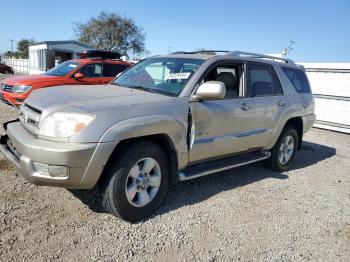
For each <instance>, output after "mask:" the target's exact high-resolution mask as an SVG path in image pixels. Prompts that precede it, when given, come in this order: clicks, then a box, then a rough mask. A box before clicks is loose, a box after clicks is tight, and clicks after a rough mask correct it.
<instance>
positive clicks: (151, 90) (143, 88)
mask: <svg viewBox="0 0 350 262" xmlns="http://www.w3.org/2000/svg"><path fill="white" fill-rule="evenodd" d="M128 87H129V88H133V89H138V90H142V91H146V92H150V93H157V91H156V90H154V89H152V88H147V87H143V86H128Z"/></svg>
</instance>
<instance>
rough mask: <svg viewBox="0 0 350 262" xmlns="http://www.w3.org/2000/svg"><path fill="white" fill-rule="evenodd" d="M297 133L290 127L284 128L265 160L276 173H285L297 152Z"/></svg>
mask: <svg viewBox="0 0 350 262" xmlns="http://www.w3.org/2000/svg"><path fill="white" fill-rule="evenodd" d="M298 141H299V140H298V132H297V131H296V129H295V128H294V127H292V126H286V127H285V128H284V129H283V131H282V133H281V135H280V137H279V138H278V140H277V142H276V144H275V145H274V147H273V148H272V149H271V150H270V152H271V156H270V158H268V159H267V160H266V164H267V166H268V167H269V168H271V169H272V170H276V171H286V170H288V169H289V168H290V166H291V164H292V162H293V160H294V158H295V154H296V152H297V150H298Z"/></svg>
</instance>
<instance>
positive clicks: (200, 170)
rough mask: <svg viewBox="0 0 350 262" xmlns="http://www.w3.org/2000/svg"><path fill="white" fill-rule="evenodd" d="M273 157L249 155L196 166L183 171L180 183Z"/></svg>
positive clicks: (258, 153)
mask: <svg viewBox="0 0 350 262" xmlns="http://www.w3.org/2000/svg"><path fill="white" fill-rule="evenodd" d="M270 156H271V153H270V152H268V151H260V152H254V153H248V154H244V155H240V156H233V157H228V158H223V159H218V160H213V161H209V162H204V163H199V164H195V165H193V166H189V167H187V168H186V169H184V170H182V171H180V172H179V174H178V179H179V181H185V180H190V179H194V178H197V177H201V176H206V175H210V174H213V173H218V172H221V171H225V170H228V169H232V168H235V167H239V166H244V165H248V164H251V163H254V162H258V161H261V160H264V159H267V158H269V157H270Z"/></svg>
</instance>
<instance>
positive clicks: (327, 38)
mask: <svg viewBox="0 0 350 262" xmlns="http://www.w3.org/2000/svg"><path fill="white" fill-rule="evenodd" d="M101 11H108V12H117V13H119V14H122V15H125V16H128V17H131V18H133V19H134V20H135V22H136V24H137V25H139V26H141V27H142V28H143V30H144V32H145V33H146V49H147V50H148V51H149V52H150V54H151V55H156V54H166V53H168V52H169V51H172V52H174V51H179V50H181V51H192V50H195V49H198V48H206V49H216V50H218V49H219V50H241V51H249V52H258V53H265V54H272V53H273V54H276V53H281V50H282V49H283V48H285V47H288V45H289V41H290V40H293V41H295V44H294V49H293V50H292V51H291V53H290V55H289V57H290V58H291V59H294V60H295V61H298V62H350V0H332V1H330V0H328V1H323V0H318V1H316V0H308V1H306V0H303V1H302V0H289V1H284V0H283V1H278V0H274V1H273V0H260V1H259V0H255V1H254V0H243V1H233V0H226V1H224V0H215V1H213V0H192V1H191V0H187V1H184V0H175V1H166V0H147V1H141V0H138V1H137V0H100V1H96V0H59V1H47V0H35V1H34V0H33V1H28V0H22V1H20V0H11V1H3V2H2V3H1V5H0V53H1V52H5V51H7V50H11V42H10V40H9V39H14V40H15V44H14V45H15V46H16V41H18V40H20V39H22V38H34V39H35V40H37V41H45V40H70V39H75V38H76V35H75V34H74V30H73V25H74V23H76V22H82V23H84V22H87V21H88V20H89V19H90V18H91V17H93V16H97V15H98V14H99V13H100V12H101Z"/></svg>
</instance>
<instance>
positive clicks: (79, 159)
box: [0, 122, 116, 189]
mask: <svg viewBox="0 0 350 262" xmlns="http://www.w3.org/2000/svg"><path fill="white" fill-rule="evenodd" d="M6 128H7V134H6V135H3V136H1V143H0V151H1V152H2V153H3V155H4V156H5V157H6V158H7V159H8V160H9V161H10V162H11V163H12V164H13V165H14V167H15V168H16V169H17V170H18V171H19V172H20V173H21V174H22V175H23V176H24V177H25V178H26V179H27V180H28V181H30V182H31V183H33V184H36V185H45V186H57V187H64V188H70V189H88V188H92V187H94V185H95V184H96V183H97V181H98V179H99V177H100V175H101V173H102V171H103V169H104V166H105V165H106V163H107V160H108V159H109V156H110V155H111V153H112V152H113V150H114V148H115V146H116V142H112V143H63V142H53V141H47V140H43V139H38V138H37V137H35V136H33V135H32V134H30V133H29V132H28V131H27V130H25V129H24V128H23V127H22V125H21V124H20V123H19V122H13V123H9V124H7V125H6ZM52 166H53V167H63V168H64V167H65V168H66V169H67V170H68V172H67V176H63V177H62V176H57V177H56V176H53V175H52V174H50V172H48V168H49V167H52Z"/></svg>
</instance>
